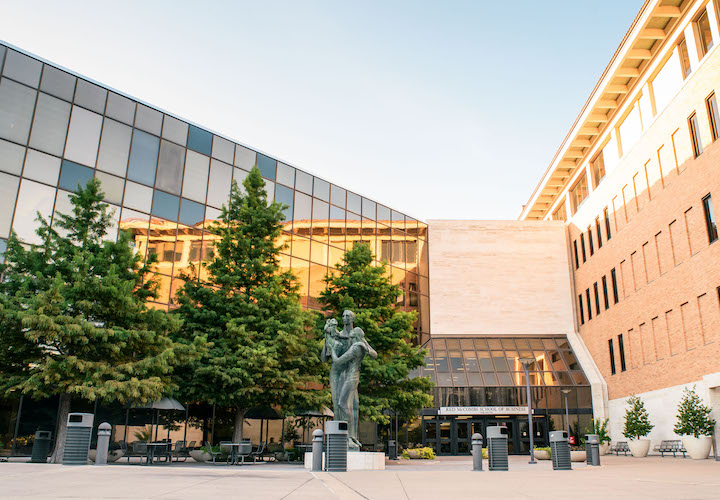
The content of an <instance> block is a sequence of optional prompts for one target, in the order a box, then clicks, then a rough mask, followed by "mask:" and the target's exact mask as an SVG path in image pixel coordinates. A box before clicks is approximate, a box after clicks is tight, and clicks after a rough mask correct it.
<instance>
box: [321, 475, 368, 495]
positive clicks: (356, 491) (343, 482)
mask: <svg viewBox="0 0 720 500" xmlns="http://www.w3.org/2000/svg"><path fill="white" fill-rule="evenodd" d="M329 474H330V477H333V478H335V479H337V480H338V481H340V482H341V483H342V484H344V485H345V486H347V487H348V488H350V489H351V490H353V491H354V492H355V493H357V494H358V495H360V496H361V497H363V498H364V499H365V500H371V499H370V498H368V497H366V496H365V495H363V494H362V493H360V492H359V491H358V490H356V489H355V488H353V487H352V486H350V485H349V484H347V483H346V482H345V481H343V480H342V479H340V478H339V477H337V476H335V474H333V473H329Z"/></svg>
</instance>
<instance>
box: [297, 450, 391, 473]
mask: <svg viewBox="0 0 720 500" xmlns="http://www.w3.org/2000/svg"><path fill="white" fill-rule="evenodd" d="M312 455H313V454H312V452H311V451H308V452H306V453H305V468H306V469H307V470H310V468H311V466H312ZM324 463H325V453H324V452H323V464H324ZM347 467H348V468H347V470H348V471H354V470H385V453H382V452H372V451H348V456H347Z"/></svg>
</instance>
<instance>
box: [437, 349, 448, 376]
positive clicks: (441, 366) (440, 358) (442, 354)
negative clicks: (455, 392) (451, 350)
mask: <svg viewBox="0 0 720 500" xmlns="http://www.w3.org/2000/svg"><path fill="white" fill-rule="evenodd" d="M435 369H436V370H437V371H439V372H446V371H449V366H448V359H447V352H446V351H435Z"/></svg>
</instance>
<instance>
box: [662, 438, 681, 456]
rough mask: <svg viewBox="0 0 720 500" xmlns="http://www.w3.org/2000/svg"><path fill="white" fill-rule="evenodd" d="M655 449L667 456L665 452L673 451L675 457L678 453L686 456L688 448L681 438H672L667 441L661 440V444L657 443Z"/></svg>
mask: <svg viewBox="0 0 720 500" xmlns="http://www.w3.org/2000/svg"><path fill="white" fill-rule="evenodd" d="M654 450H655V451H657V452H658V453H660V456H661V457H663V458H665V453H672V454H673V457H675V456H677V455H676V453H682V454H683V458H685V453H687V450H686V449H685V448H684V447H683V445H682V443H681V442H680V440H679V439H670V440H667V441H661V442H660V444H658V445H655V448H654Z"/></svg>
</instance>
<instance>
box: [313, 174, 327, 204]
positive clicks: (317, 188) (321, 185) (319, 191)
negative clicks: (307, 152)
mask: <svg viewBox="0 0 720 500" xmlns="http://www.w3.org/2000/svg"><path fill="white" fill-rule="evenodd" d="M313 196H315V198H320V199H321V200H323V201H330V183H329V182H327V181H324V180H322V179H318V178H317V177H315V185H314V186H313Z"/></svg>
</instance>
